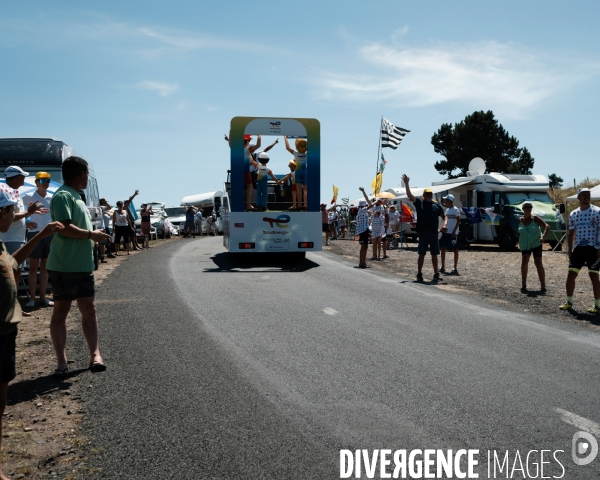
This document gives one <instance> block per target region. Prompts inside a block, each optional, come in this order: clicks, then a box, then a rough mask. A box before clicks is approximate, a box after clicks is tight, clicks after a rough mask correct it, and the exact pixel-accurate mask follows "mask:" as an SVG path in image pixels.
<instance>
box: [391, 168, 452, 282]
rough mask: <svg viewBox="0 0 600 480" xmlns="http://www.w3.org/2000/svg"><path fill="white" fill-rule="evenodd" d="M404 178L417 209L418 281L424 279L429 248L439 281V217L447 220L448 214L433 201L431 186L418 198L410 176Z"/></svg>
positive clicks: (403, 176)
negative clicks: (423, 270) (422, 271)
mask: <svg viewBox="0 0 600 480" xmlns="http://www.w3.org/2000/svg"><path fill="white" fill-rule="evenodd" d="M402 180H404V186H405V187H406V196H407V197H408V198H409V199H410V201H411V202H413V203H414V205H415V210H416V211H417V233H418V235H419V247H418V249H417V253H418V254H419V259H418V261H417V281H418V282H422V281H423V274H422V273H421V270H422V269H423V263H424V262H425V255H427V250H428V249H429V252H430V253H431V264H432V265H433V272H434V273H433V281H435V282H437V281H438V280H440V274H439V272H438V257H437V256H438V255H439V254H440V244H439V241H438V229H439V220H438V218H441V219H442V220H445V219H446V215H445V214H444V210H443V209H442V207H441V206H440V205H438V204H437V203H434V202H433V192H432V191H431V188H426V189H425V190H423V198H422V199H421V198H417V197H415V196H414V195H413V194H412V193H411V191H410V187H409V186H408V182H409V181H410V178H409V177H407V176H406V175H402Z"/></svg>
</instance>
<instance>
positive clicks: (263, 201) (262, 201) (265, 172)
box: [250, 152, 279, 212]
mask: <svg viewBox="0 0 600 480" xmlns="http://www.w3.org/2000/svg"><path fill="white" fill-rule="evenodd" d="M250 161H251V162H252V165H254V168H256V173H257V177H256V206H257V208H258V210H259V211H263V212H264V211H265V210H267V197H268V194H269V189H268V185H269V177H271V178H272V179H273V180H275V182H277V184H278V185H279V180H277V178H276V177H275V175H273V172H272V171H271V170H270V169H269V167H267V163H269V155H268V154H266V153H265V152H261V153H260V154H259V155H258V162H257V161H255V160H254V159H253V158H252V157H250Z"/></svg>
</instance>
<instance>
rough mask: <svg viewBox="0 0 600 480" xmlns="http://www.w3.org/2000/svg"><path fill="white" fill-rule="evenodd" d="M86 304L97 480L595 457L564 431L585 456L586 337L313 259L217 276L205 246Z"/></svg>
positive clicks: (191, 243)
mask: <svg viewBox="0 0 600 480" xmlns="http://www.w3.org/2000/svg"><path fill="white" fill-rule="evenodd" d="M97 303H98V312H99V317H100V323H101V327H100V328H101V349H102V353H103V356H104V358H105V361H106V362H107V364H108V365H109V370H108V371H107V372H104V373H101V374H97V375H94V376H93V380H92V382H91V383H90V384H89V385H88V384H87V382H86V384H85V385H82V390H83V401H84V405H85V411H86V414H87V415H86V420H85V423H84V425H85V426H86V427H87V428H88V432H89V434H90V436H91V437H92V438H93V441H94V445H97V446H99V447H100V452H101V453H100V454H99V455H98V456H97V457H96V460H95V461H96V463H97V465H98V466H99V467H101V468H102V475H103V476H105V477H106V478H140V479H141V478H145V479H154V478H156V479H159V478H177V479H188V478H189V479H201V478H227V479H234V478H290V479H292V478H293V479H305V478H321V479H329V478H332V479H333V478H340V449H349V450H352V451H354V450H357V449H366V450H367V451H368V452H369V455H371V454H372V453H373V451H374V450H375V449H390V450H392V452H393V451H395V450H402V449H406V450H407V451H410V450H412V449H442V450H443V451H444V452H446V451H447V450H449V449H452V450H453V451H454V452H456V451H457V450H458V449H477V450H479V455H478V456H477V457H476V458H477V459H478V461H479V464H478V465H477V466H476V467H475V470H476V471H479V472H480V477H479V478H488V470H487V469H488V462H487V456H488V452H494V451H495V452H496V454H497V456H498V457H499V458H500V459H501V460H500V461H499V462H501V461H502V459H505V458H506V459H507V463H506V464H505V465H504V468H505V469H504V470H503V471H501V472H500V473H498V471H497V470H498V466H497V468H496V477H495V478H507V477H509V478H523V477H525V478H530V477H531V478H536V477H538V478H539V477H541V473H543V475H544V476H549V477H552V476H555V477H557V478H568V479H574V478H576V479H579V478H581V479H592V478H598V472H599V471H600V456H599V457H598V458H596V460H595V461H594V462H592V463H591V464H589V465H586V466H579V465H575V463H574V462H573V460H572V458H571V450H572V437H573V435H574V434H575V433H576V432H577V431H580V430H584V431H587V432H591V433H592V434H593V435H594V436H595V438H596V439H597V440H598V441H600V425H599V424H600V408H599V407H600V400H599V395H598V393H599V385H600V334H599V333H597V332H594V331H591V330H589V329H586V328H583V327H579V326H577V325H571V324H561V323H559V322H556V321H555V320H550V319H545V318H542V317H536V316H534V315H519V314H515V313H511V312H507V311H503V310H501V309H499V308H498V306H496V305H490V306H488V305H485V304H483V303H481V302H479V301H477V300H476V299H474V298H469V297H466V296H462V297H461V296H458V295H454V294H450V293H447V292H442V291H439V290H437V289H436V288H435V287H431V286H427V285H418V284H415V283H413V282H412V281H406V280H403V279H402V278H401V277H398V276H394V275H389V274H385V273H383V272H373V271H371V270H367V271H365V270H359V269H357V268H354V265H351V264H349V263H348V262H346V261H344V260H342V259H341V258H339V257H337V256H335V255H330V254H325V253H322V254H311V255H309V256H308V257H307V261H305V262H304V263H303V264H301V265H295V264H292V263H285V264H283V265H281V264H280V262H279V261H275V262H273V261H265V260H264V259H263V260H260V261H258V262H254V263H243V264H233V263H232V262H231V261H230V259H229V257H228V255H227V254H226V253H225V252H224V251H223V247H222V245H221V238H214V239H213V238H210V239H196V240H193V239H186V240H182V241H179V242H173V243H172V244H168V245H165V246H163V247H160V248H155V249H152V250H150V251H149V252H147V253H144V254H143V255H137V256H135V257H133V258H132V259H131V260H130V261H128V262H127V263H125V264H123V265H122V266H121V267H119V268H118V269H117V270H116V271H115V272H113V273H112V274H111V276H110V277H108V279H107V280H106V281H105V282H104V284H103V285H102V287H101V288H100V290H99V292H98V296H97ZM69 341H70V345H73V348H75V347H74V343H75V341H74V339H73V338H72V339H71V340H69ZM79 345H81V340H79ZM77 349H78V351H77V353H76V354H71V355H70V358H75V357H76V356H77V357H80V358H83V359H85V358H86V356H85V352H84V350H83V349H82V348H81V347H79V346H78V347H77ZM90 386H91V388H90ZM579 443H581V441H580V442H578V444H577V445H578V448H585V445H584V446H583V447H579ZM584 443H585V442H584ZM592 447H593V445H591V444H589V443H588V450H587V452H583V450H581V451H580V452H579V453H580V455H579V456H580V457H582V456H584V454H585V453H589V451H590V448H592ZM541 450H549V451H551V452H552V453H550V454H549V453H546V456H545V457H544V458H542V457H541V455H542V453H541V452H540V451H541ZM559 450H560V451H562V452H559ZM506 451H508V456H507V457H506V455H507V454H506ZM533 451H536V452H537V453H533ZM528 454H529V457H528V459H526V457H527V455H528ZM491 455H492V458H493V453H491ZM517 457H518V458H517ZM544 459H545V461H546V462H549V463H546V464H544V465H543V468H544V470H543V472H542V471H540V467H541V466H540V462H541V460H544ZM462 460H463V461H462V463H461V465H462V467H461V468H465V467H464V463H465V462H464V458H463V459H462ZM518 460H520V463H519V461H518ZM499 462H497V463H498V465H500V463H499ZM536 462H537V470H538V473H537V474H536V476H534V475H533V474H534V473H535V464H536ZM493 465H494V463H492V467H493ZM521 466H522V467H523V473H524V474H525V475H522V476H519V475H520V474H521V470H520V467H521ZM364 467H365V466H364V461H363V464H362V466H361V468H362V469H363V470H362V477H361V478H368V476H367V475H366V474H365V471H364ZM526 467H527V468H529V470H528V471H526V470H525V469H526ZM377 468H378V470H377V473H376V475H375V478H379V475H380V473H379V465H378V467H377ZM490 468H491V467H490ZM515 468H516V470H515ZM392 470H393V462H392V467H391V468H389V469H388V471H390V472H391V471H392ZM507 470H509V472H508V473H511V475H510V476H509V475H508V474H507ZM434 471H435V469H434ZM490 472H491V474H493V469H491V470H490ZM503 472H504V473H503ZM526 475H527V476H526ZM352 478H355V477H354V475H353V476H352ZM491 478H494V476H493V475H491Z"/></svg>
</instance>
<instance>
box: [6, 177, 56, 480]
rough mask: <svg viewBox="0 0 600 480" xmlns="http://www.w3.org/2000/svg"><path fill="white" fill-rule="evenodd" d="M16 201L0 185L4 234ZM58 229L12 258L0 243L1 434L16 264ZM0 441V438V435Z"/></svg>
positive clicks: (14, 322) (11, 369) (51, 227)
mask: <svg viewBox="0 0 600 480" xmlns="http://www.w3.org/2000/svg"><path fill="white" fill-rule="evenodd" d="M18 200H19V199H18V197H17V194H16V192H15V191H14V190H13V189H12V188H10V187H9V186H7V185H5V184H1V183H0V232H7V231H8V229H9V228H10V226H11V225H12V223H13V221H14V218H15V205H17V203H18ZM61 228H63V225H62V224H61V223H59V222H52V223H49V224H48V225H46V227H45V228H44V229H43V230H42V231H40V232H39V233H38V234H37V235H36V236H35V237H33V238H32V239H31V240H30V241H29V242H28V243H26V244H25V245H24V246H22V247H21V248H19V249H18V250H17V251H15V252H14V253H13V254H12V255H11V254H10V253H8V252H7V250H6V247H5V245H4V243H3V242H2V240H0V431H2V416H3V414H4V408H5V406H6V390H7V388H8V382H10V381H11V380H13V379H14V378H15V377H16V375H17V372H16V365H15V353H16V352H15V350H16V348H15V341H16V338H17V330H18V328H17V326H18V324H19V322H20V321H21V318H22V312H21V305H20V304H19V300H18V297H17V293H18V288H17V282H16V280H15V277H16V275H17V271H18V269H19V264H21V263H23V262H24V261H25V259H26V258H27V257H28V256H29V255H30V254H31V252H32V251H33V249H34V248H35V246H36V245H37V244H38V242H39V241H40V240H41V239H43V238H45V237H49V236H50V235H52V234H53V233H54V232H55V231H56V230H59V229H61ZM1 441H2V436H1V435H0V442H1ZM0 445H1V443H0ZM0 478H5V477H3V476H2V467H1V465H0Z"/></svg>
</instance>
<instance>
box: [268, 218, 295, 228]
mask: <svg viewBox="0 0 600 480" xmlns="http://www.w3.org/2000/svg"><path fill="white" fill-rule="evenodd" d="M289 221H290V216H289V215H279V216H278V217H277V218H269V217H263V222H269V226H270V227H271V228H273V224H275V225H277V228H287V226H288V222H289Z"/></svg>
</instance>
